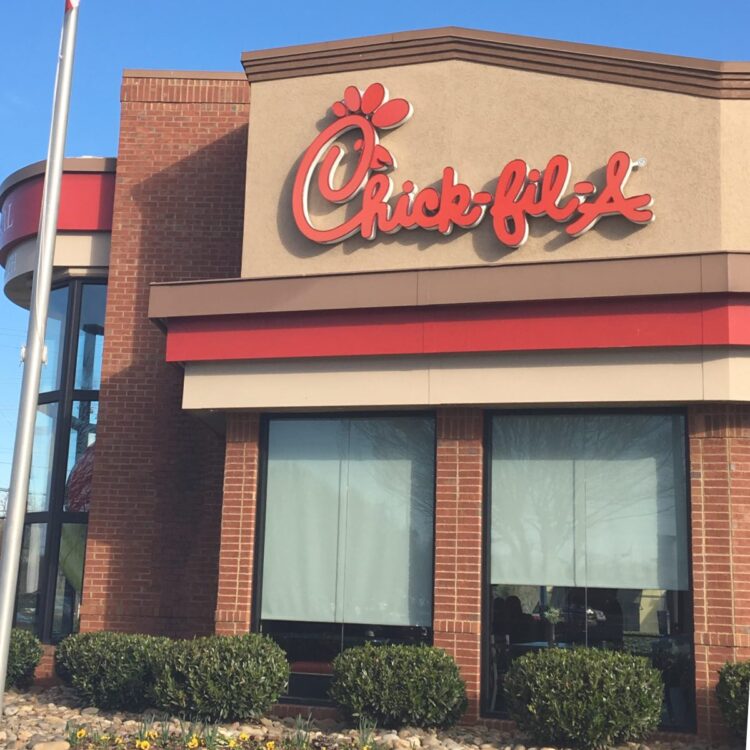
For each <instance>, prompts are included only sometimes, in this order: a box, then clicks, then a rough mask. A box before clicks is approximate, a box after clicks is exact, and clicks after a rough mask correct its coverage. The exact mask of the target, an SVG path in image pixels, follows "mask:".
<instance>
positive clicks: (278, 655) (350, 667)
mask: <svg viewBox="0 0 750 750" xmlns="http://www.w3.org/2000/svg"><path fill="white" fill-rule="evenodd" d="M55 660H56V668H57V672H58V674H59V675H60V677H61V678H62V679H63V680H64V681H65V682H66V683H67V684H69V685H70V686H72V687H73V688H74V689H75V690H76V692H77V693H78V694H79V695H80V696H81V698H82V699H83V700H85V701H86V702H87V703H90V704H92V705H95V706H98V707H99V708H105V709H118V710H129V711H142V710H143V709H144V708H146V707H154V708H157V709H159V710H162V711H166V712H168V713H170V714H176V715H180V716H185V717H188V718H190V719H200V720H209V721H234V720H238V719H247V718H253V717H258V716H260V715H261V714H263V713H265V712H266V711H268V709H269V708H270V707H271V705H272V704H273V703H275V702H276V701H277V700H278V698H279V696H280V695H281V694H282V693H283V691H284V690H285V688H286V685H287V682H288V679H289V665H288V663H287V660H286V656H285V654H284V652H283V651H282V650H281V649H280V648H279V646H277V645H276V644H275V643H274V642H273V641H272V640H271V639H270V638H267V637H266V636H262V635H258V634H248V635H243V636H234V637H221V636H213V637H209V638H196V639H194V640H183V641H173V640H170V639H169V638H156V637H152V636H143V635H127V634H124V633H107V632H99V633H83V634H79V635H74V636H70V637H69V638H66V639H65V640H64V641H62V642H61V643H60V645H59V646H58V647H57V651H56V654H55ZM332 697H334V699H335V700H337V702H338V703H339V705H340V706H341V708H342V710H343V711H344V713H345V714H347V716H349V717H352V718H357V719H360V718H361V719H364V720H369V721H370V722H373V723H377V724H378V725H380V726H403V725H406V724H410V725H413V726H448V725H450V724H453V723H455V722H456V721H457V720H458V718H459V717H460V716H461V714H462V713H463V711H464V709H465V707H466V689H465V686H464V683H463V681H462V680H461V678H460V676H459V673H458V667H457V666H456V664H455V662H454V661H453V659H452V658H451V657H450V656H448V655H447V654H446V653H445V652H444V651H442V650H440V649H435V648H430V647H427V646H424V647H418V646H378V647H375V646H371V645H368V646H364V647H362V648H353V649H350V650H348V651H346V652H344V653H343V654H341V655H340V656H339V657H338V658H337V659H336V660H335V662H334V680H333V687H332Z"/></svg>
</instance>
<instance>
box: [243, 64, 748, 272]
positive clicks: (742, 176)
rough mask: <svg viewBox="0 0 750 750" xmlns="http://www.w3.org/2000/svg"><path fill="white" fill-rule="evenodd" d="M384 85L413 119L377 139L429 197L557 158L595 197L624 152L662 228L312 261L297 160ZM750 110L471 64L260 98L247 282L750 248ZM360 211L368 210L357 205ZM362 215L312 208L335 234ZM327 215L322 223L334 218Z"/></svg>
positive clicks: (400, 173) (401, 175) (457, 242)
mask: <svg viewBox="0 0 750 750" xmlns="http://www.w3.org/2000/svg"><path fill="white" fill-rule="evenodd" d="M375 81H380V82H382V83H383V84H384V85H385V86H386V87H387V88H388V89H389V90H390V93H391V96H392V97H394V98H395V97H405V98H407V99H408V100H409V101H411V102H412V104H413V106H414V116H413V118H412V119H411V120H410V121H409V122H407V123H406V124H404V125H402V126H401V127H400V128H397V129H395V130H393V131H388V132H386V133H385V134H383V137H382V143H383V144H384V145H386V146H387V147H388V148H389V149H390V150H391V151H392V153H394V155H395V156H396V158H397V160H398V168H397V170H396V171H395V172H392V173H391V174H392V176H393V178H394V183H395V185H396V186H397V190H396V192H397V191H398V188H399V186H400V185H401V182H402V181H403V180H404V179H407V178H409V179H412V180H414V181H415V182H417V184H418V185H420V186H426V185H430V184H433V183H435V182H436V181H438V180H439V179H440V177H441V173H442V169H443V167H445V166H449V165H450V166H453V167H455V168H457V169H458V172H459V176H460V179H461V180H462V181H464V182H466V183H468V184H469V185H470V186H471V187H472V188H473V189H474V190H481V189H489V190H493V189H494V183H495V181H496V179H497V175H498V174H499V172H500V170H501V169H502V167H503V166H504V165H505V163H506V162H508V161H509V160H511V159H513V158H518V157H520V158H524V159H525V160H526V161H527V162H528V163H529V164H530V165H531V166H532V167H538V168H543V167H544V166H545V165H546V163H547V161H548V160H549V158H550V157H551V156H553V155H555V154H558V153H562V154H565V155H566V156H568V157H569V158H570V159H571V160H572V164H573V174H572V181H571V182H575V181H578V180H582V179H588V178H592V179H593V180H594V181H595V182H598V183H599V184H601V181H600V180H601V177H602V173H603V167H604V165H605V164H606V161H607V159H608V157H609V156H610V155H611V154H612V153H613V152H615V151H617V150H626V151H628V152H629V153H630V155H631V157H633V158H634V159H636V158H638V157H641V156H642V157H645V158H646V159H647V160H648V164H647V166H646V167H645V168H644V169H642V170H638V171H636V172H634V173H633V175H632V176H631V179H630V180H629V183H628V185H627V187H626V195H634V194H638V193H641V192H649V193H652V194H653V196H654V199H655V203H654V210H655V212H656V221H655V222H654V223H653V224H650V225H647V226H645V227H637V226H635V225H633V224H631V223H630V222H628V221H626V220H625V219H622V218H620V217H616V218H604V219H602V220H601V222H600V223H599V224H598V225H597V226H596V227H595V228H594V229H592V230H591V231H590V232H588V233H587V234H586V235H584V236H582V237H579V238H577V239H569V238H568V237H567V235H565V233H564V231H563V229H564V227H563V225H559V224H556V223H554V222H552V221H550V220H548V219H536V220H534V219H532V224H531V231H530V236H529V240H528V241H527V243H526V244H525V245H524V246H523V247H521V248H519V249H515V250H513V249H509V248H505V247H503V246H502V245H501V244H500V243H499V241H498V240H497V238H496V237H495V235H494V233H493V232H492V226H491V220H490V217H489V216H488V217H486V218H485V220H484V222H483V223H482V225H481V226H480V227H478V228H476V229H474V230H470V231H461V230H457V231H455V232H454V233H453V235H452V236H450V237H442V236H441V235H439V234H437V233H435V232H425V231H421V230H417V231H414V232H403V231H402V232H400V233H398V234H396V235H393V236H381V237H379V238H378V239H377V240H375V241H374V242H368V241H365V240H363V239H361V238H357V237H353V238H351V239H349V240H346V241H345V242H343V243H341V244H339V245H334V246H323V247H321V246H316V245H313V244H312V243H310V242H309V241H308V240H306V239H305V238H304V237H303V236H302V235H301V234H300V233H299V231H298V230H297V228H296V226H295V225H294V222H293V219H292V213H291V188H292V182H293V180H294V174H295V168H296V165H297V163H298V160H299V158H300V157H301V155H302V153H303V152H304V151H305V149H306V148H307V147H308V145H309V144H310V143H311V141H312V140H313V139H314V137H315V136H316V135H317V133H318V132H320V130H322V129H323V128H324V127H325V126H326V125H327V124H328V123H330V122H331V121H332V115H331V114H330V112H329V107H330V105H331V104H332V103H333V102H334V101H335V100H337V99H338V98H340V97H341V96H342V95H343V91H344V89H345V87H346V86H347V85H350V84H354V85H356V86H358V87H359V88H361V89H364V88H365V87H366V86H367V85H368V84H370V83H373V82H375ZM749 125H750V101H744V100H737V101H734V100H716V99H708V98H702V97H696V96H690V95H685V94H678V93H671V92H664V91H654V90H648V89H641V88H636V87H629V86H623V85H618V84H612V83H600V82H596V81H589V80H581V79H575V78H568V77H562V76H560V77H558V76H553V75H544V74H541V73H533V72H526V71H519V70H511V69H506V68H501V67H495V66H487V65H481V64H477V63H471V62H463V61H445V62H435V63H428V64H422V65H408V66H402V67H391V68H382V69H375V70H369V71H353V72H346V73H334V74H328V75H317V76H309V77H304V78H289V79H283V80H271V81H264V82H258V83H253V85H252V107H251V115H250V133H249V145H248V171H247V191H246V210H245V239H244V252H243V263H242V275H243V276H246V277H253V278H258V277H270V276H285V275H307V274H313V273H341V272H344V273H348V272H361V271H371V270H386V269H405V268H434V267H447V266H472V265H486V264H497V263H529V262H555V261H560V260H571V259H592V258H605V257H633V256H643V255H664V254H676V253H692V252H706V251H709V252H713V251H719V250H740V251H744V250H748V249H750V219H748V218H747V215H748V212H747V211H746V210H745V209H744V205H743V204H745V203H746V201H747V198H748V197H749V195H750V188H749V187H748V184H747V183H748V180H747V177H746V175H748V174H750V128H749V127H748V126H749ZM353 205H354V206H358V205H359V199H358V198H357V199H355V202H354V204H353ZM352 208H353V206H348V207H342V208H339V209H337V210H336V211H334V212H333V213H331V212H330V209H329V207H325V211H324V210H323V209H324V207H322V206H320V205H318V206H317V208H315V207H314V211H315V212H316V214H317V219H318V221H319V222H320V223H321V225H326V223H325V222H326V221H327V222H329V224H328V225H335V224H336V223H338V222H339V221H340V220H341V217H342V216H344V215H345V213H346V212H347V211H351V210H352ZM326 214H327V215H326Z"/></svg>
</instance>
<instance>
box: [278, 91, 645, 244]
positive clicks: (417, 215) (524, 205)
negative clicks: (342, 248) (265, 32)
mask: <svg viewBox="0 0 750 750" xmlns="http://www.w3.org/2000/svg"><path fill="white" fill-rule="evenodd" d="M331 109H332V111H333V114H334V115H335V116H336V120H335V121H334V122H332V123H331V124H330V125H329V126H328V127H327V128H325V130H323V132H322V133H320V134H319V135H318V137H317V138H315V140H314V141H313V142H312V143H311V144H310V146H309V147H308V149H307V151H305V153H304V155H303V157H302V161H301V162H300V165H299V169H298V171H297V174H296V177H295V180H294V188H293V193H292V210H293V213H294V220H295V222H296V224H297V227H298V228H299V230H300V232H302V234H303V235H304V236H305V237H307V238H308V239H309V240H312V241H313V242H316V243H321V244H334V243H336V242H341V241H342V240H345V239H347V238H348V237H352V236H354V235H355V234H360V235H361V236H362V237H364V238H365V239H368V240H373V239H375V237H376V236H377V234H378V232H379V231H380V232H385V233H387V234H393V233H394V232H398V231H400V230H401V229H417V228H419V229H429V230H437V231H438V232H441V233H442V234H446V235H447V234H450V233H451V232H452V231H453V229H454V228H455V227H459V228H460V229H471V228H472V227H475V226H477V225H478V224H479V222H481V221H482V219H483V218H484V216H485V213H486V211H487V209H488V208H489V213H490V216H491V217H492V227H493V229H494V232H495V234H496V235H497V238H498V239H499V240H500V242H502V243H503V244H504V245H507V246H508V247H520V246H521V245H523V243H524V242H525V241H526V239H527V237H528V235H529V217H531V216H548V217H549V218H550V219H553V220H554V221H556V222H559V223H561V224H566V223H567V226H566V227H565V231H566V232H567V234H569V235H570V236H571V237H578V236H579V235H581V234H583V233H584V232H586V231H587V230H589V229H591V227H593V226H594V225H595V224H596V223H597V221H599V219H601V218H603V217H604V216H617V215H619V216H624V217H625V218H626V219H628V220H630V221H632V222H634V223H635V224H648V223H649V222H651V221H653V219H654V213H653V211H651V210H650V209H649V206H650V205H651V203H652V198H651V196H650V195H649V194H647V193H644V194H642V195H634V196H630V197H625V195H624V193H623V190H624V188H625V184H626V182H627V180H628V177H629V176H630V173H631V172H632V170H633V168H634V167H637V166H641V165H642V163H645V162H641V161H640V160H639V162H633V161H632V160H631V158H630V156H629V155H628V154H627V153H625V152H624V151H617V152H616V153H614V154H612V156H610V158H609V161H608V162H607V168H606V177H605V182H604V186H603V187H602V189H601V190H598V189H597V187H596V186H595V185H594V183H592V182H590V181H588V180H584V181H581V182H576V183H575V184H574V185H573V194H572V195H570V196H569V197H567V198H566V197H564V196H565V195H566V191H567V188H568V183H569V182H570V174H571V164H570V159H568V158H567V157H566V156H562V155H560V154H558V155H556V156H553V157H552V158H551V159H550V160H549V162H547V166H546V167H545V168H544V170H539V169H529V165H528V164H527V163H526V162H525V161H524V160H523V159H514V160H513V161H510V162H508V163H507V164H506V165H505V166H504V167H503V169H502V170H501V172H500V176H499V177H498V180H497V185H496V187H495V192H494V195H493V194H492V193H490V192H487V191H482V192H478V193H474V192H473V191H472V190H471V188H470V187H469V186H468V185H465V184H464V183H462V182H459V180H458V175H457V173H456V170H455V169H454V168H453V167H445V169H443V176H442V180H441V183H440V188H439V189H438V188H433V187H426V188H422V189H421V190H420V189H419V188H418V187H417V186H416V185H415V184H414V182H413V181H412V180H405V181H404V182H403V183H402V185H401V189H402V193H401V194H400V195H399V196H398V197H397V198H396V199H395V201H393V202H392V203H391V202H389V201H390V198H391V195H392V193H393V181H392V180H391V177H390V176H389V175H388V174H386V172H389V171H392V170H394V169H395V168H396V159H395V158H394V157H393V155H392V154H391V152H390V151H389V150H388V149H387V148H386V147H385V146H383V145H382V144H381V143H380V141H379V138H378V134H379V132H380V131H384V130H391V129H393V128H397V127H399V126H400V125H403V124H404V123H405V122H406V121H407V120H408V119H409V118H410V117H411V116H412V113H413V108H412V106H411V104H410V103H409V102H408V101H406V99H389V98H388V91H387V90H386V88H385V86H383V85H382V84H380V83H373V84H371V85H370V86H368V87H367V89H366V90H365V91H364V92H362V91H360V90H359V89H358V88H356V87H355V86H348V87H347V89H346V91H345V92H344V98H343V100H342V101H338V102H335V103H334V104H333V106H332V108H331ZM351 131H356V133H355V137H356V140H355V142H354V149H355V151H356V152H358V154H359V158H358V159H357V161H356V164H355V165H354V166H353V169H352V173H351V176H350V177H349V178H348V179H347V180H346V181H345V182H344V184H343V185H341V186H340V187H335V185H334V177H335V175H336V171H337V169H338V167H339V164H340V163H341V160H342V159H343V157H344V154H345V147H344V146H343V145H342V144H341V143H337V141H338V140H339V139H340V138H341V137H342V136H343V135H344V134H346V133H349V132H351ZM316 170H317V180H315V172H316ZM314 181H315V184H316V188H317V191H318V193H319V194H320V196H321V197H322V198H323V199H324V200H326V201H328V202H329V203H336V204H343V203H349V202H350V201H351V200H353V199H354V198H355V197H356V196H357V195H359V194H360V193H361V194H362V204H361V207H360V209H359V210H358V211H357V212H356V213H354V214H353V215H352V216H350V217H349V218H348V219H346V220H345V221H343V222H342V223H341V224H339V225H338V226H335V227H331V228H326V229H324V228H320V227H317V226H315V224H314V222H313V220H312V218H311V217H310V212H309V207H308V206H309V200H310V193H311V190H312V183H313V182H314Z"/></svg>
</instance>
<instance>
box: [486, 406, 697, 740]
mask: <svg viewBox="0 0 750 750" xmlns="http://www.w3.org/2000/svg"><path fill="white" fill-rule="evenodd" d="M561 414H562V415H574V416H585V415H603V416H604V415H636V414H643V415H668V416H675V415H677V416H681V417H682V418H683V420H684V425H685V431H684V450H685V467H684V468H685V502H686V505H687V507H686V524H685V533H686V534H687V561H688V590H687V591H686V592H684V595H685V598H684V601H685V629H686V632H688V633H689V634H690V647H691V657H692V660H693V665H695V617H694V596H693V591H694V582H693V530H692V513H691V511H692V497H691V484H690V430H689V425H688V413H687V408H686V407H636V408H629V407H624V406H617V407H601V408H596V407H587V408H580V409H575V408H565V407H559V408H544V407H540V408H536V409H534V408H527V407H522V408H518V409H507V408H503V409H486V410H485V412H484V435H483V441H482V445H483V453H484V455H483V462H482V463H483V467H482V469H483V472H482V473H483V487H482V565H481V568H482V574H481V578H482V595H481V603H482V611H481V625H480V627H481V638H480V649H479V653H480V661H481V664H480V670H479V686H480V687H479V715H480V716H481V717H485V718H488V719H507V718H508V715H507V713H506V712H503V711H492V710H491V707H490V705H489V703H490V692H491V690H490V688H491V685H490V679H491V669H490V659H491V643H490V635H491V631H492V627H491V626H492V622H491V620H492V584H491V582H490V578H491V575H490V573H491V563H492V430H493V421H494V418H495V417H502V416H507V415H514V416H523V415H527V416H537V417H538V416H553V415H561ZM692 694H693V702H694V705H695V698H696V689H695V678H694V679H693V685H692ZM696 725H697V718H696V712H694V713H693V716H692V717H691V721H690V723H689V724H688V725H686V726H682V727H671V726H670V727H667V728H665V731H669V732H675V733H679V734H683V733H685V734H691V733H694V732H695V730H696Z"/></svg>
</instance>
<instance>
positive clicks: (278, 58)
mask: <svg viewBox="0 0 750 750" xmlns="http://www.w3.org/2000/svg"><path fill="white" fill-rule="evenodd" d="M241 59H242V65H243V67H244V69H245V73H246V75H247V78H248V80H249V81H250V82H251V83H252V82H254V81H268V80H274V79H281V78H295V77H302V76H311V75H321V74H325V73H338V72H342V71H353V70H361V69H368V68H380V67H391V66H397V65H413V64H420V63H428V62H436V61H440V60H464V61H469V62H477V63H481V64H484V65H496V66H500V67H506V68H514V69H517V70H527V71H534V72H538V73H548V74H551V75H558V76H567V77H571V78H584V79H587V80H593V81H602V82H606V83H617V84H623V85H628V86H637V87H641V88H650V89H657V90H661V91H672V92H676V93H681V94H690V95H693V96H703V97H709V98H714V99H750V62H718V61H714V60H701V59H698V58H691V57H678V56H676V55H663V54H658V53H651V52H636V51H631V50H623V49H617V48H613V47H599V46H595V45H589V44H575V43H572V42H558V41H552V40H546V39H537V38H534V37H524V36H514V35H510V34H500V33H496V32H487V31H475V30H471V29H460V28H454V27H447V28H441V29H429V30H425V31H413V32H401V33H398V34H388V35H381V36H371V37H361V38H359V39H345V40H341V41H335V42H324V43H320V44H307V45H300V46H295V47H281V48H278V49H271V50H260V51H256V52H245V53H243V55H242V58H241Z"/></svg>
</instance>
